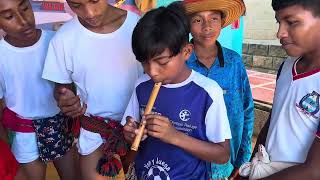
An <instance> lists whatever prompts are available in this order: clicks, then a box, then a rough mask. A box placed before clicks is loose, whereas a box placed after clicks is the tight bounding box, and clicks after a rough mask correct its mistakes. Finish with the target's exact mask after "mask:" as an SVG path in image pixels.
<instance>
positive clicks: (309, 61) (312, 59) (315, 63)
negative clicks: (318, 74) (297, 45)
mask: <svg viewBox="0 0 320 180" xmlns="http://www.w3.org/2000/svg"><path fill="white" fill-rule="evenodd" d="M302 61H303V62H302V64H303V65H304V66H305V69H306V71H311V70H314V69H319V68H320V51H315V52H311V53H307V54H306V55H304V56H303V60H302Z"/></svg>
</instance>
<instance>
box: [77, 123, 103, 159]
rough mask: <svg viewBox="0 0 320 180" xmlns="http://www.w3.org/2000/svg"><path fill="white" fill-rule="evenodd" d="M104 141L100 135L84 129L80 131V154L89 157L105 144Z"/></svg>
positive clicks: (78, 145)
mask: <svg viewBox="0 0 320 180" xmlns="http://www.w3.org/2000/svg"><path fill="white" fill-rule="evenodd" d="M103 142H104V141H103V139H102V138H101V135H100V134H98V133H94V132H90V131H87V130H85V129H83V128H81V129H80V136H79V140H78V144H77V147H78V152H79V153H80V154H81V155H89V154H91V153H93V152H94V151H95V150H97V149H98V148H99V147H100V146H101V144H103Z"/></svg>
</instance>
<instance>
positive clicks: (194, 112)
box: [122, 71, 231, 180]
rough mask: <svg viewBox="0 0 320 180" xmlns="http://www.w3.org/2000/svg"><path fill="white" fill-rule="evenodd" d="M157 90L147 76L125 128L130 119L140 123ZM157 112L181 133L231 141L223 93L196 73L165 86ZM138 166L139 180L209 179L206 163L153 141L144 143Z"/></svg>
mask: <svg viewBox="0 0 320 180" xmlns="http://www.w3.org/2000/svg"><path fill="white" fill-rule="evenodd" d="M153 86H154V82H153V81H152V80H151V79H150V77H149V76H147V75H144V76H142V77H141V78H140V79H139V80H138V82H137V84H136V88H135V91H134V93H133V95H132V97H131V99H130V102H129V104H128V107H127V109H126V112H125V115H124V117H123V120H122V124H125V118H126V117H127V116H131V117H134V118H135V119H136V120H137V121H139V120H140V118H141V116H142V114H143V112H144V109H145V107H146V104H147V102H148V99H149V96H150V94H151V91H152V88H153ZM153 112H157V113H160V114H161V115H163V116H166V117H168V118H169V119H170V120H171V122H172V124H173V126H174V127H175V128H176V129H177V130H179V131H181V132H184V133H186V134H187V135H189V136H192V137H194V138H197V139H200V140H203V141H210V142H214V143H220V142H224V141H225V140H226V139H231V132H230V127H229V122H228V118H227V112H226V107H225V104H224V99H223V91H222V89H221V88H220V87H219V85H218V84H217V83H216V82H215V81H213V80H211V79H209V78H206V77H204V76H203V75H201V74H199V73H197V72H195V71H192V73H191V75H190V76H189V78H188V79H186V80H185V81H184V82H181V83H178V84H167V85H163V86H162V87H161V88H160V91H159V94H158V96H157V99H156V102H155V104H154V107H153ZM135 165H136V166H135V168H136V172H137V176H138V178H139V179H150V178H152V177H156V176H158V177H160V178H161V179H167V180H169V179H171V180H174V179H197V180H204V179H208V174H207V166H206V165H207V164H206V162H205V161H202V160H200V159H198V158H197V157H195V156H193V155H191V154H189V153H187V152H186V151H184V150H183V149H180V148H178V147H176V146H174V145H171V144H167V143H164V142H162V141H161V140H159V139H157V138H153V137H148V138H147V139H145V140H144V141H142V142H141V146H140V149H139V153H138V155H137V157H136V160H135Z"/></svg>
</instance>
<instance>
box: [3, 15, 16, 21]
mask: <svg viewBox="0 0 320 180" xmlns="http://www.w3.org/2000/svg"><path fill="white" fill-rule="evenodd" d="M1 16H2V17H3V18H5V19H7V20H10V19H12V18H13V15H12V14H4V15H1Z"/></svg>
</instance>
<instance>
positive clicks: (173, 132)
mask: <svg viewBox="0 0 320 180" xmlns="http://www.w3.org/2000/svg"><path fill="white" fill-rule="evenodd" d="M144 119H145V121H146V127H147V133H148V135H149V136H152V137H154V138H158V139H160V140H161V141H163V142H165V143H168V144H172V145H175V146H177V147H179V148H181V149H183V150H185V151H186V152H188V153H190V154H192V155H194V156H195V157H197V158H199V159H202V160H204V161H208V162H214V163H217V164H224V163H226V162H228V160H229V157H230V152H229V151H230V145H229V140H227V139H226V140H224V141H223V142H217V143H213V142H207V141H202V140H199V139H196V138H194V137H191V136H188V135H186V134H185V133H183V132H181V131H178V130H177V129H175V127H173V125H172V123H171V121H170V120H169V119H168V118H167V117H164V116H161V115H158V114H148V115H145V116H144V117H143V118H142V120H144Z"/></svg>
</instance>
